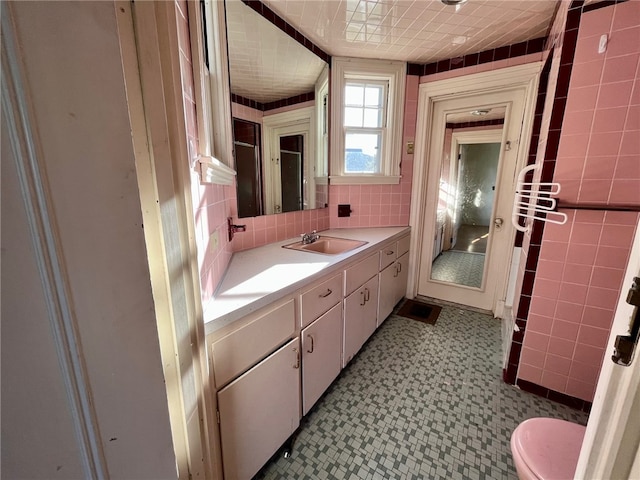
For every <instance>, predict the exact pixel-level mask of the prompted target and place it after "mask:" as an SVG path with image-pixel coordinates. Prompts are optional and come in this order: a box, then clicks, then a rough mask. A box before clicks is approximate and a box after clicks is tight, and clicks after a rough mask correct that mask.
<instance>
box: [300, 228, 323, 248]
mask: <svg viewBox="0 0 640 480" xmlns="http://www.w3.org/2000/svg"><path fill="white" fill-rule="evenodd" d="M300 236H301V237H302V244H303V245H308V244H310V243H313V242H315V241H316V240H318V239H319V238H320V235H319V234H318V233H317V232H316V231H315V230H314V231H313V232H311V233H302V234H301V235H300Z"/></svg>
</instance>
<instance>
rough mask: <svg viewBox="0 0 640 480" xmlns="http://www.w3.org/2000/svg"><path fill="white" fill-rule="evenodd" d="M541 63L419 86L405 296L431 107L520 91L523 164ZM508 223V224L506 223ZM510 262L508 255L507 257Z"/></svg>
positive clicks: (412, 286)
mask: <svg viewBox="0 0 640 480" xmlns="http://www.w3.org/2000/svg"><path fill="white" fill-rule="evenodd" d="M541 69H542V62H535V63H529V64H525V65H518V66H514V67H507V68H504V69H499V70H494V71H490V72H482V73H476V74H471V75H466V76H463V77H458V78H452V79H446V80H439V81H435V82H431V83H423V84H421V85H420V87H419V98H418V119H417V125H416V138H415V148H416V153H415V157H414V158H415V160H414V164H413V184H412V189H411V198H412V199H413V201H412V202H411V212H410V217H409V224H410V225H411V228H412V230H413V231H414V232H418V234H416V235H412V238H411V250H410V260H409V279H408V283H407V297H408V298H413V297H415V295H416V294H417V288H418V274H419V271H420V268H419V265H420V262H421V256H422V254H421V252H422V241H423V239H422V238H421V237H422V232H423V230H424V221H425V220H424V216H425V210H426V198H427V172H428V166H429V163H428V154H429V151H430V148H431V141H432V138H431V137H432V134H431V130H432V117H433V110H434V105H435V103H436V102H437V101H440V100H445V99H455V98H463V97H469V96H476V95H482V94H488V93H493V92H500V91H504V90H505V89H522V90H523V91H524V99H525V104H524V115H523V124H522V129H521V135H520V139H521V141H520V142H518V151H517V162H518V166H523V165H524V164H525V163H526V158H527V154H528V150H529V142H530V138H531V130H532V128H533V116H534V111H535V104H536V97H537V93H538V80H539V74H540V71H541ZM507 223H508V222H507ZM508 257H509V258H508V259H507V260H508V261H509V262H510V260H511V252H509V254H508ZM507 280H508V278H507V279H504V281H503V282H502V283H503V284H504V285H503V288H502V287H501V288H500V289H499V291H498V294H497V301H496V302H495V304H494V309H495V307H496V305H497V304H498V302H500V301H503V300H504V298H505V296H506V287H507V285H508V282H507Z"/></svg>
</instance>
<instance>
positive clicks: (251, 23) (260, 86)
mask: <svg viewBox="0 0 640 480" xmlns="http://www.w3.org/2000/svg"><path fill="white" fill-rule="evenodd" d="M226 9H227V38H228V44H229V72H230V77H231V92H232V93H235V94H237V95H241V96H243V97H245V98H249V99H251V100H255V101H257V102H261V103H268V102H273V101H276V100H281V99H283V98H289V97H293V96H296V95H300V94H302V93H308V92H313V90H314V88H315V83H316V80H317V78H318V76H319V75H320V72H322V69H323V68H324V66H325V62H324V61H322V60H321V59H320V58H319V57H317V56H316V55H314V54H313V53H311V52H310V51H309V50H307V49H306V48H305V47H303V46H302V45H300V43H298V42H297V41H296V40H294V39H293V38H291V37H290V36H289V35H287V34H286V33H284V32H283V31H282V30H280V29H279V28H277V27H276V26H275V25H273V24H272V23H271V22H269V21H267V20H265V19H264V18H262V16H260V14H258V13H257V12H255V11H253V10H252V9H251V8H249V7H247V6H246V5H245V4H243V3H242V2H241V1H240V0H226Z"/></svg>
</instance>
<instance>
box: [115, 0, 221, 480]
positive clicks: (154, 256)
mask: <svg viewBox="0 0 640 480" xmlns="http://www.w3.org/2000/svg"><path fill="white" fill-rule="evenodd" d="M116 6H117V7H118V8H119V9H120V10H121V11H126V12H127V14H126V15H123V16H122V17H120V16H119V22H118V26H119V35H120V42H121V48H122V56H123V70H124V76H125V85H126V88H127V99H128V102H129V116H130V119H131V126H132V139H133V144H134V150H135V156H136V158H135V161H136V174H137V179H138V186H139V190H140V202H141V205H142V217H143V221H144V234H145V243H146V247H147V253H148V262H149V271H150V274H151V287H152V291H153V298H154V304H155V313H156V323H157V328H158V338H159V340H160V352H161V356H162V362H163V373H164V376H165V383H166V391H167V400H168V406H169V417H170V421H171V433H172V437H173V443H174V445H173V446H174V450H175V454H176V464H177V465H176V467H177V473H178V478H180V479H188V478H192V477H197V476H199V477H201V478H210V477H212V476H213V477H214V478H217V477H219V473H218V474H217V473H216V468H217V469H218V470H217V471H218V472H219V471H220V470H219V469H220V459H219V448H217V438H218V437H217V436H216V432H217V429H215V428H214V423H215V422H214V421H212V419H213V418H215V416H214V414H213V412H214V410H215V409H214V405H213V404H212V403H213V402H215V398H212V397H211V395H209V391H210V390H209V383H208V381H209V375H208V363H207V357H206V343H205V334H204V322H203V311H202V300H201V298H200V278H199V271H198V265H197V261H196V259H197V255H196V244H195V238H196V235H195V224H194V218H193V202H192V197H191V171H190V168H189V166H190V164H191V160H192V159H190V158H188V157H189V155H188V153H189V152H188V148H187V145H188V142H187V138H186V125H185V111H184V102H183V92H182V77H181V71H180V50H179V44H178V36H177V35H178V19H177V16H176V15H177V12H176V5H175V3H174V2H135V3H133V2H131V3H129V2H117V3H116ZM132 7H133V10H134V11H133V15H132V13H131V8H132ZM123 9H124V10H123Z"/></svg>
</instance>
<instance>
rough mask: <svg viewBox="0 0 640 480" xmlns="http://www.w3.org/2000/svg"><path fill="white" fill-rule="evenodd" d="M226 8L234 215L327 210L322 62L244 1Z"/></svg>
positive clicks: (326, 90) (227, 2) (325, 72)
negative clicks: (234, 168)
mask: <svg viewBox="0 0 640 480" xmlns="http://www.w3.org/2000/svg"><path fill="white" fill-rule="evenodd" d="M263 7H264V6H263ZM225 10H226V24H227V42H228V52H229V77H230V89H231V97H232V116H233V120H232V121H233V132H234V140H233V141H234V161H235V167H236V171H237V185H238V190H237V199H238V216H239V217H254V216H259V215H266V214H275V213H284V212H290V211H296V210H307V209H314V208H324V207H326V206H327V204H328V201H329V200H328V184H327V177H328V127H327V125H328V114H329V112H328V108H329V107H328V105H329V98H328V95H329V82H328V79H329V75H328V68H329V66H328V64H327V62H325V61H324V60H323V59H322V58H320V57H319V56H317V55H315V54H314V53H312V52H311V51H310V50H309V49H307V48H306V47H304V46H303V45H301V44H300V43H299V42H298V41H296V40H295V39H293V38H292V37H291V36H290V35H288V34H287V33H285V32H284V31H283V30H281V29H280V28H278V27H276V25H274V24H273V23H272V22H270V21H269V20H267V19H266V18H264V17H263V16H262V15H261V14H260V13H258V12H257V11H255V10H254V9H253V8H252V7H250V6H248V5H246V4H245V3H244V2H243V1H242V0H225ZM281 23H282V24H283V25H284V23H285V22H284V21H282V22H281Z"/></svg>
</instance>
